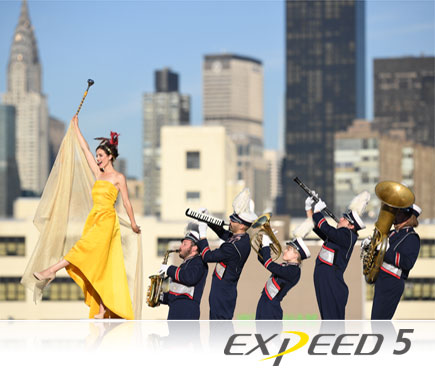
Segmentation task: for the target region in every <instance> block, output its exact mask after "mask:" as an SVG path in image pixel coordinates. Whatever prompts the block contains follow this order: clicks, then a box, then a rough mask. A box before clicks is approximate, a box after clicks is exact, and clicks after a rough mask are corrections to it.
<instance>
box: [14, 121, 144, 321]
mask: <svg viewBox="0 0 435 372" xmlns="http://www.w3.org/2000/svg"><path fill="white" fill-rule="evenodd" d="M94 183H95V178H94V175H93V174H92V171H91V169H90V168H89V165H88V163H87V161H86V158H85V155H84V153H83V151H82V149H81V148H80V144H79V142H78V138H77V135H76V133H75V131H74V128H73V126H72V123H70V126H69V128H68V131H67V133H66V135H65V138H64V139H63V141H62V144H61V147H60V149H59V153H58V155H57V157H56V161H55V163H54V166H53V168H52V170H51V172H50V176H49V178H48V180H47V183H46V185H45V188H44V191H43V194H42V197H41V200H40V203H39V205H38V209H37V211H36V214H35V218H34V224H35V226H36V227H37V229H38V230H39V232H40V237H39V240H38V243H37V244H36V247H35V249H34V251H33V253H32V256H31V257H30V260H29V262H28V264H27V267H26V270H25V272H24V274H23V277H22V279H21V283H22V284H23V285H24V286H25V287H26V288H28V289H30V290H32V291H33V293H34V301H35V303H37V302H39V301H40V300H41V298H42V289H43V288H42V285H43V283H41V282H38V281H37V280H36V279H35V278H34V277H33V272H35V271H41V270H43V269H45V268H47V267H49V266H51V265H53V264H54V263H56V262H58V261H59V260H60V259H62V258H63V257H64V256H65V255H66V254H67V253H68V252H69V251H70V249H71V248H72V247H73V246H74V244H75V243H76V242H77V241H78V240H79V239H80V237H81V236H82V232H83V230H84V226H85V222H86V220H87V217H88V214H89V213H90V211H91V209H92V204H93V203H92V196H91V190H92V187H93V185H94ZM115 199H116V198H115ZM112 205H113V204H112ZM117 218H118V220H119V225H120V234H121V245H122V253H123V254H122V255H123V259H124V266H125V272H126V277H127V282H128V289H129V293H130V298H131V300H132V304H133V312H134V317H135V319H140V318H141V313H142V301H143V290H142V287H143V281H142V245H141V235H140V234H139V235H138V234H135V233H134V232H133V231H132V230H131V227H130V224H129V223H128V222H127V221H126V220H124V219H122V218H121V217H118V216H117ZM121 258H122V257H121ZM92 264H93V265H99V264H100V263H99V262H93V263H92ZM116 295H117V294H116V293H114V296H115V299H116ZM85 297H86V294H85ZM91 311H92V309H91ZM118 315H119V316H121V315H120V314H118Z"/></svg>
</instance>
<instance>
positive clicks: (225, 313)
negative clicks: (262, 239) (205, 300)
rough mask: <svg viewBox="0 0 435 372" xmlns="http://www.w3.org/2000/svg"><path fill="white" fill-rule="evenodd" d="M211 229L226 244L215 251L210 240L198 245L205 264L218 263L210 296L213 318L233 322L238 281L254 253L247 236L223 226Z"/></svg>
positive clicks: (204, 240) (200, 242)
mask: <svg viewBox="0 0 435 372" xmlns="http://www.w3.org/2000/svg"><path fill="white" fill-rule="evenodd" d="M211 228H212V229H213V230H214V231H215V232H216V234H217V235H218V236H219V238H221V239H222V240H224V241H225V242H224V243H222V245H221V246H220V247H219V248H218V249H215V250H213V251H212V250H210V247H209V245H208V241H207V239H202V240H200V241H199V242H198V244H197V245H198V248H199V250H200V252H201V257H202V259H203V260H204V262H216V268H215V270H214V272H213V279H212V283H211V289H210V296H209V304H210V319H232V318H233V315H234V309H235V307H236V300H237V282H238V281H239V278H240V274H241V273H242V270H243V266H244V265H245V263H246V261H247V259H248V257H249V253H250V252H251V241H250V239H249V235H248V234H237V235H236V234H232V233H231V232H230V231H227V230H225V229H224V228H222V227H215V226H211Z"/></svg>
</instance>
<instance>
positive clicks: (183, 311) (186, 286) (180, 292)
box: [165, 255, 208, 320]
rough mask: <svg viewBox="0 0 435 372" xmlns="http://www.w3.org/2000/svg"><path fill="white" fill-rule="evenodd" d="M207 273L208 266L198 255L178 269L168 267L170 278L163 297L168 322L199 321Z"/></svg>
mask: <svg viewBox="0 0 435 372" xmlns="http://www.w3.org/2000/svg"><path fill="white" fill-rule="evenodd" d="M207 273H208V266H207V264H205V263H204V262H203V260H202V259H201V257H200V256H199V255H196V256H193V257H191V258H188V259H186V260H185V261H184V262H183V263H182V264H181V265H180V266H179V267H177V266H173V265H171V266H169V267H168V271H167V275H168V276H169V277H170V278H171V283H170V286H169V292H168V293H167V294H166V296H165V297H166V298H165V300H167V303H168V305H169V313H168V320H171V319H199V316H200V312H199V309H200V304H201V297H202V293H203V291H204V286H205V280H206V279H207ZM165 302H166V301H165Z"/></svg>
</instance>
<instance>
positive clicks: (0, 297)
mask: <svg viewBox="0 0 435 372" xmlns="http://www.w3.org/2000/svg"><path fill="white" fill-rule="evenodd" d="M25 300H26V291H25V289H24V287H23V286H22V285H21V283H20V278H0V301H25Z"/></svg>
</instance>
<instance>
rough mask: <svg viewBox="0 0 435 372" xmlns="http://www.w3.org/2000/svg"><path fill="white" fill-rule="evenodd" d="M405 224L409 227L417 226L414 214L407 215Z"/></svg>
mask: <svg viewBox="0 0 435 372" xmlns="http://www.w3.org/2000/svg"><path fill="white" fill-rule="evenodd" d="M405 226H409V227H417V226H418V220H417V216H416V215H414V214H411V217H409V218H408V219H407V220H406V223H405Z"/></svg>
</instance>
